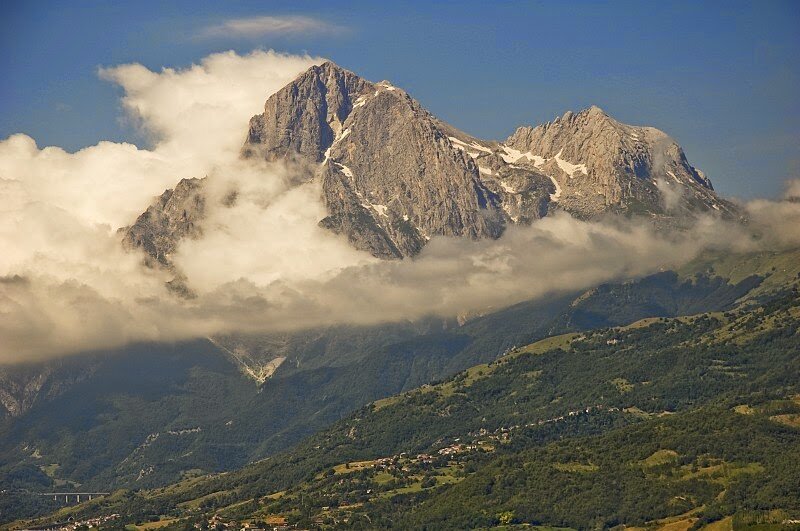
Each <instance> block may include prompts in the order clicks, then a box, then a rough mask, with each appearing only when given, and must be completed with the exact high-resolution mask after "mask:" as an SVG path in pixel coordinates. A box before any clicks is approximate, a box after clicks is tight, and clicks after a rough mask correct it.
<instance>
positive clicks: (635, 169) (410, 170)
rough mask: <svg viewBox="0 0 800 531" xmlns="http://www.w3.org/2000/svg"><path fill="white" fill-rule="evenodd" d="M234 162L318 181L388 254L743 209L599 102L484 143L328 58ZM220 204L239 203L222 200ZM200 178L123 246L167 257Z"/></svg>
mask: <svg viewBox="0 0 800 531" xmlns="http://www.w3.org/2000/svg"><path fill="white" fill-rule="evenodd" d="M242 157H244V158H263V159H266V160H269V161H275V160H279V161H284V162H286V163H287V164H290V165H291V166H292V167H293V168H294V171H296V172H297V173H298V174H299V175H300V176H301V177H300V178H299V179H297V182H298V183H302V182H306V181H312V180H316V181H318V182H319V183H320V185H321V195H322V197H321V199H322V202H323V204H324V205H325V208H326V210H327V216H325V217H324V218H323V219H321V220H320V221H319V223H320V225H321V226H323V227H325V228H327V229H330V230H331V231H333V232H335V233H337V234H344V235H346V236H347V239H348V240H349V241H350V243H351V244H352V245H353V246H354V247H355V248H357V249H359V250H363V251H367V252H369V253H371V254H372V255H374V256H376V257H379V258H384V259H398V258H404V257H410V256H414V255H416V254H418V253H419V252H420V251H421V250H422V248H423V247H424V246H425V244H426V242H427V241H428V240H430V238H432V237H434V236H460V237H468V238H473V239H476V238H498V237H500V236H501V235H502V234H503V232H504V230H505V228H506V227H507V226H509V225H512V224H529V223H531V222H532V221H533V220H536V219H540V218H542V217H544V216H547V215H550V214H552V213H554V212H557V211H565V212H568V213H570V214H571V215H573V216H575V217H577V218H579V219H596V218H598V217H601V216H603V215H605V214H607V213H618V214H625V215H642V216H646V217H648V218H651V219H654V220H656V221H662V222H663V221H665V220H671V221H674V222H678V223H680V222H683V221H685V218H686V216H687V215H690V214H696V213H700V212H711V213H714V214H719V215H723V216H726V217H732V218H733V217H737V216H738V215H739V214H738V211H737V208H736V207H735V206H734V205H733V204H731V203H730V202H728V201H726V200H724V199H721V198H719V197H718V196H717V195H716V194H715V193H714V189H713V187H712V185H711V181H710V180H709V179H708V178H707V177H706V176H705V175H704V174H703V173H702V172H701V171H700V170H698V169H696V168H695V167H693V166H692V165H691V164H689V162H688V161H687V159H686V156H685V154H684V152H683V150H682V149H681V147H680V146H679V145H678V144H677V143H676V142H675V141H674V140H672V139H671V138H670V137H669V136H668V135H667V134H666V133H664V132H662V131H659V130H658V129H655V128H653V127H639V126H631V125H626V124H622V123H620V122H618V121H616V120H614V119H613V118H611V117H610V116H608V115H607V114H606V113H605V112H603V111H602V110H601V109H600V108H599V107H595V106H593V107H590V108H588V109H585V110H583V111H581V112H578V113H573V112H571V111H568V112H566V113H565V114H564V115H563V116H561V117H559V118H556V119H555V120H553V121H552V122H548V123H546V124H543V125H539V126H537V127H528V126H525V127H520V128H518V129H517V130H516V131H515V132H514V133H513V134H512V135H511V136H509V137H508V138H507V139H506V140H504V141H483V140H479V139H477V138H475V137H473V136H470V135H468V134H466V133H464V132H462V131H459V130H458V129H456V128H455V127H453V126H451V125H449V124H447V123H444V122H442V121H441V120H439V119H437V118H436V117H434V116H433V115H432V114H431V113H429V112H428V111H427V110H425V108H423V107H422V106H421V105H420V103H419V102H417V101H416V100H415V99H413V98H412V97H411V96H410V95H409V94H408V93H407V92H405V91H404V90H402V89H400V88H398V87H395V86H393V85H392V84H391V83H389V82H388V81H382V82H380V83H372V82H369V81H367V80H365V79H363V78H361V77H359V76H358V75H356V74H354V73H352V72H350V71H348V70H345V69H343V68H341V67H339V66H337V65H335V64H334V63H331V62H326V63H324V64H322V65H319V66H313V67H311V68H310V69H308V70H307V71H306V72H304V73H303V74H301V75H300V76H299V77H297V78H296V79H295V80H294V81H292V82H291V83H289V84H288V85H287V86H285V87H284V88H282V89H281V90H279V91H278V92H277V93H275V94H273V95H272V96H270V97H269V98H268V99H267V101H266V103H265V105H264V112H263V113H262V114H259V115H256V116H254V117H253V118H252V119H251V120H250V125H249V129H248V131H247V134H246V140H245V142H244V145H243V147H242ZM224 201H225V206H232V205H233V204H235V201H236V198H235V195H231V196H227V197H226V198H225V199H224ZM205 202H206V199H205V195H204V193H203V180H201V179H196V178H191V179H183V180H181V181H180V182H178V183H177V184H176V186H175V188H174V189H172V190H167V191H166V192H164V193H163V194H162V195H161V196H160V197H159V198H157V199H156V201H155V202H154V203H153V204H152V205H151V206H150V207H149V208H148V209H147V211H146V212H144V213H143V214H142V215H141V216H139V218H138V219H137V220H136V221H135V222H134V223H133V224H132V225H131V226H130V227H127V228H124V229H122V232H123V239H124V242H125V244H126V246H127V247H129V248H138V249H142V250H143V251H144V252H145V253H146V255H147V257H148V260H149V261H150V262H152V263H160V264H167V263H168V261H169V255H170V253H171V252H173V251H174V249H175V247H176V245H177V243H178V242H179V241H180V240H181V239H182V238H194V237H198V236H199V235H200V234H202V224H203V219H204V212H205V206H206V205H205Z"/></svg>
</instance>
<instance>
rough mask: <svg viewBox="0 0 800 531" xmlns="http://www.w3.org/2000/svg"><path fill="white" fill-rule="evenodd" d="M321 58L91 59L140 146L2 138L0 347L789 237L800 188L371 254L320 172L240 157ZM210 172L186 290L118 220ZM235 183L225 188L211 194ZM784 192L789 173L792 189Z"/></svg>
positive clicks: (566, 279)
mask: <svg viewBox="0 0 800 531" xmlns="http://www.w3.org/2000/svg"><path fill="white" fill-rule="evenodd" d="M320 61H321V60H320V59H319V58H313V57H307V56H301V57H298V56H291V55H284V54H278V53H274V52H261V51H258V52H253V53H252V54H249V55H244V56H239V55H237V54H235V53H232V52H227V53H221V54H214V55H211V56H209V57H206V58H205V59H203V60H202V61H201V62H200V63H199V64H197V65H193V66H191V67H188V68H185V69H170V68H165V69H163V70H161V71H160V72H153V71H150V70H148V69H147V68H145V67H143V66H141V65H138V64H130V65H122V66H117V67H113V68H106V69H101V70H100V76H101V77H102V78H104V79H107V80H109V81H111V82H113V83H117V84H119V85H120V86H121V87H122V88H123V90H124V97H123V100H122V104H123V108H124V109H125V111H126V113H127V116H128V117H129V118H130V119H131V120H134V121H135V123H137V124H138V126H139V127H141V128H142V130H143V131H144V132H145V134H146V135H148V137H149V139H150V140H151V144H152V146H153V147H152V148H151V149H142V148H138V147H136V146H134V145H131V144H124V143H112V142H100V143H98V144H97V145H95V146H91V147H87V148H85V149H82V150H80V151H78V152H76V153H68V152H66V151H64V150H62V149H60V148H57V147H46V148H39V147H37V145H36V143H35V141H34V140H33V139H32V138H30V137H28V136H25V135H14V136H12V137H10V138H8V139H6V140H3V141H0V249H3V253H2V254H0V362H14V361H21V360H34V359H41V358H44V357H48V356H57V355H63V354H68V353H73V352H79V351H85V350H90V349H103V348H114V347H117V346H121V345H123V344H125V343H128V342H132V341H139V340H157V341H169V340H178V339H185V338H192V337H198V336H207V335H213V334H218V333H229V332H233V331H237V330H242V331H248V332H257V331H277V330H290V329H297V328H302V327H308V326H318V325H326V324H336V323H360V324H368V323H376V322H381V321H389V320H400V319H414V318H419V317H421V316H424V315H430V314H440V315H454V314H456V313H461V312H467V311H472V310H485V309H487V308H491V307H494V308H499V307H503V306H507V305H509V304H513V303H515V302H519V301H522V300H526V299H531V298H535V297H542V296H547V295H548V294H550V293H553V292H557V291H565V290H579V289H582V288H588V287H591V286H594V285H596V284H598V283H600V282H604V281H609V280H616V279H626V278H633V277H637V276H641V275H644V274H648V273H651V272H654V271H657V270H659V269H661V268H669V267H674V266H677V265H680V264H681V263H683V262H685V261H687V260H689V259H691V258H692V257H694V256H696V255H697V254H698V253H699V252H701V251H702V250H704V249H707V248H718V249H729V250H739V251H745V250H754V249H759V248H767V247H769V248H776V247H780V246H796V245H800V203H798V202H796V201H777V202H776V201H754V202H752V203H750V204H749V205H748V206H747V208H748V212H749V214H750V218H751V223H750V225H749V226H748V227H743V226H740V225H732V224H730V225H729V224H724V223H722V222H720V221H718V220H715V219H712V218H701V219H699V220H698V221H697V223H696V225H695V227H694V228H693V230H692V231H690V232H688V233H680V234H672V235H669V234H664V233H658V232H655V231H654V230H653V229H652V228H651V227H650V226H649V225H647V224H641V223H631V222H625V221H622V220H606V221H602V222H599V221H598V222H581V221H577V220H575V219H573V218H571V217H569V216H568V215H565V214H561V215H555V216H552V217H548V218H545V219H543V220H540V221H537V222H536V223H534V224H533V225H531V226H530V227H510V228H509V229H508V230H507V232H506V234H505V235H504V236H503V237H502V238H500V239H499V240H496V241H492V240H483V241H470V240H464V239H449V238H434V239H433V240H432V241H431V242H430V243H429V245H428V246H427V247H426V248H425V249H424V250H423V252H422V253H421V255H420V256H419V257H417V258H416V259H414V260H404V261H397V262H383V261H378V260H376V259H374V258H372V257H371V256H369V255H368V254H365V253H361V252H357V251H355V250H354V249H353V248H352V247H350V246H349V245H348V243H347V242H346V241H345V239H344V238H343V237H339V236H336V235H333V234H331V233H330V232H327V231H325V230H323V229H321V228H320V227H319V226H318V224H317V223H318V221H319V220H320V219H321V218H322V217H324V215H325V212H324V207H323V205H322V204H321V201H320V190H319V183H317V182H316V181H314V180H311V179H310V176H309V175H305V174H302V171H303V170H300V169H297V168H292V167H286V166H284V165H281V164H276V163H266V162H263V161H242V160H241V159H240V158H239V149H240V147H241V145H242V143H243V141H244V137H245V135H246V129H247V123H248V120H249V118H250V117H251V116H252V115H254V114H257V113H259V112H261V110H262V108H263V104H264V101H265V100H266V99H267V97H268V96H269V95H270V94H272V93H274V92H275V91H277V90H278V89H279V88H280V87H282V86H284V85H285V84H286V83H288V82H289V81H290V80H291V79H293V78H294V77H295V76H296V75H298V74H299V73H300V72H302V71H303V70H305V69H306V68H308V67H309V66H310V65H311V64H314V63H319V62H320ZM205 176H208V179H207V180H206V186H207V191H208V208H207V217H206V219H205V220H204V221H203V227H202V228H203V236H202V237H201V238H200V239H197V240H187V241H184V242H182V244H181V245H180V246H179V248H178V250H177V252H176V253H175V254H174V255H173V257H172V259H173V262H174V263H175V265H176V266H177V267H178V268H179V269H181V271H183V272H184V273H185V275H186V277H187V282H188V284H189V286H190V287H191V288H192V290H193V291H194V292H195V293H196V294H197V297H196V298H194V299H191V300H185V299H180V298H177V297H175V296H174V295H172V294H170V293H169V292H168V291H167V290H166V288H165V282H167V281H168V280H169V279H170V277H171V275H170V274H168V273H167V272H164V271H160V270H153V269H148V268H145V267H143V265H142V255H140V254H138V253H135V252H125V251H124V250H123V249H122V247H121V245H120V239H121V238H120V235H119V234H118V233H117V230H118V229H119V228H120V227H123V226H126V225H128V224H130V223H132V222H133V221H134V220H135V219H136V217H137V216H138V214H140V213H141V212H142V211H144V210H145V208H146V207H147V205H148V204H150V203H151V202H152V200H153V197H154V196H157V195H159V194H160V193H161V192H163V191H164V190H165V189H167V188H171V187H173V186H174V185H175V184H176V183H177V182H178V180H180V179H182V178H190V177H205ZM298 183H302V184H298ZM234 190H235V191H236V192H237V194H238V198H237V201H236V203H235V205H234V206H233V207H229V206H223V198H224V197H226V196H227V195H228V194H229V193H230V192H231V191H234ZM796 195H798V187H797V182H793V183H791V184H790V185H789V188H788V192H787V197H789V196H796Z"/></svg>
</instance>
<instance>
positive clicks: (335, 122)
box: [242, 63, 372, 162]
mask: <svg viewBox="0 0 800 531" xmlns="http://www.w3.org/2000/svg"><path fill="white" fill-rule="evenodd" d="M370 90H372V83H370V82H369V81H366V80H365V79H362V78H360V77H358V76H357V75H355V74H353V73H352V72H349V71H347V70H344V69H342V68H339V67H337V66H336V65H334V64H333V63H325V64H323V65H321V66H312V67H311V68H310V69H308V70H307V71H306V72H305V73H304V74H302V75H301V76H300V77H298V78H297V79H295V80H294V81H293V82H292V83H290V84H289V85H287V86H286V87H285V88H283V89H281V90H280V91H278V92H277V93H276V94H274V95H273V96H271V97H270V98H269V99H268V100H267V102H266V104H265V105H264V112H263V113H262V114H259V115H257V116H254V117H253V118H252V119H251V120H250V129H249V132H248V134H247V140H246V141H245V144H244V147H243V149H242V152H243V154H244V155H245V156H246V157H251V156H262V157H264V158H266V159H267V160H275V159H282V158H286V157H296V156H298V157H300V158H301V159H306V160H308V161H312V162H321V161H322V154H323V153H324V152H325V150H326V149H328V147H330V145H331V144H332V143H333V139H334V137H335V136H336V135H337V134H338V133H339V132H340V131H341V129H342V123H343V122H344V121H345V119H346V118H347V116H348V115H349V114H350V112H351V111H352V110H353V103H354V101H353V100H354V99H355V98H356V97H358V96H359V95H360V94H365V93H367V92H369V91H370Z"/></svg>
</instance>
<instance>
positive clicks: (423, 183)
mask: <svg viewBox="0 0 800 531" xmlns="http://www.w3.org/2000/svg"><path fill="white" fill-rule="evenodd" d="M243 153H244V154H245V156H263V157H265V158H266V159H268V160H272V159H274V158H276V157H282V158H287V159H293V160H298V159H299V160H301V161H304V162H307V163H319V162H321V164H322V165H321V167H320V168H319V171H318V174H319V176H320V178H321V179H322V190H323V201H324V203H325V206H326V207H327V209H328V212H329V213H330V215H329V216H327V217H326V218H325V219H323V220H322V221H321V224H322V226H324V227H326V228H329V229H331V230H332V231H334V232H337V233H343V234H346V235H347V237H348V239H349V240H350V242H351V243H352V244H353V245H354V246H355V247H356V248H358V249H362V250H365V251H368V252H370V253H372V254H373V255H375V256H378V257H381V258H402V257H404V256H411V255H414V254H417V253H418V252H419V251H420V250H421V249H422V247H423V245H424V244H425V242H426V241H427V240H428V239H430V237H431V236H433V235H446V236H469V237H472V238H482V237H497V236H499V235H500V234H501V233H502V232H503V228H504V224H505V217H504V216H503V214H502V211H501V209H500V208H499V203H498V198H497V196H496V195H495V194H493V193H492V192H491V191H490V190H489V189H488V188H487V187H485V186H484V185H483V183H482V182H481V180H480V177H479V175H478V170H477V166H476V165H475V163H474V161H473V160H472V159H471V158H470V157H468V156H465V155H464V154H463V153H462V152H461V151H460V150H458V149H456V148H454V146H453V145H452V143H451V142H450V140H449V139H448V138H447V135H445V134H444V132H443V131H442V130H441V129H440V128H439V122H438V121H436V120H435V119H434V118H433V117H432V116H431V115H430V114H429V113H428V112H427V111H425V110H424V109H423V108H422V107H421V106H420V105H419V103H417V102H416V101H414V100H413V99H412V98H411V97H409V96H408V94H406V93H405V92H404V91H402V90H400V89H398V88H396V87H393V86H391V85H390V84H389V83H386V82H382V83H378V84H373V83H370V82H368V81H365V80H363V79H361V78H359V77H358V76H356V75H355V74H353V73H352V72H348V71H346V70H343V69H341V68H339V67H337V66H336V65H334V64H332V63H325V64H323V65H322V66H319V67H316V66H315V67H312V68H311V69H310V70H308V71H307V72H306V73H305V74H303V75H301V76H300V77H299V78H297V79H296V80H295V81H294V82H293V83H291V84H290V85H288V86H286V87H285V88H283V89H282V90H280V91H278V92H277V93H276V94H275V95H273V96H272V97H270V98H269V99H268V100H267V103H266V105H265V110H264V113H263V114H261V115H258V116H256V117H254V118H253V119H252V120H251V121H250V133H249V135H248V138H247V141H246V142H245V146H244V149H243Z"/></svg>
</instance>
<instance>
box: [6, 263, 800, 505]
mask: <svg viewBox="0 0 800 531" xmlns="http://www.w3.org/2000/svg"><path fill="white" fill-rule="evenodd" d="M796 257H797V253H796V252H788V253H779V254H775V253H762V254H759V255H750V256H747V257H739V258H738V261H737V260H733V261H732V262H730V263H739V264H746V267H738V268H732V267H731V266H730V263H729V262H726V261H725V260H723V259H721V258H719V257H712V258H710V259H704V260H699V261H697V262H696V263H694V264H692V265H691V266H688V267H687V268H686V269H685V270H684V271H682V272H681V275H680V276H678V275H676V274H674V273H670V272H665V273H661V274H657V275H653V276H651V277H647V278H645V279H642V280H640V281H635V282H629V283H625V284H610V285H604V286H600V287H599V288H597V289H595V290H591V291H590V292H587V293H585V294H583V295H582V296H581V297H578V298H577V299H576V298H575V297H574V296H569V297H563V298H557V299H554V300H552V301H550V302H549V303H548V304H542V303H524V304H520V305H517V306H515V307H512V308H509V309H506V310H503V311H500V312H495V313H493V314H490V315H487V316H484V317H480V318H475V319H474V320H472V321H470V322H468V323H466V324H465V325H464V326H462V327H455V328H453V327H446V326H445V325H446V322H444V321H442V320H429V321H427V322H425V323H415V324H405V325H403V324H398V325H386V326H382V327H377V328H376V327H373V328H367V327H365V328H354V327H339V328H335V329H327V330H319V331H311V332H307V333H304V334H296V335H294V336H292V337H290V338H288V339H287V338H281V341H283V347H282V348H283V350H281V351H280V352H278V354H280V355H281V356H287V360H286V361H285V362H284V363H283V364H282V365H281V366H280V367H279V368H278V370H277V371H276V373H275V374H274V375H273V377H272V378H271V379H270V380H267V381H266V383H265V385H263V386H262V387H261V388H260V389H259V388H258V387H257V386H256V385H255V384H254V383H253V382H252V381H250V380H248V379H246V378H245V377H244V376H243V375H242V374H241V373H240V372H239V371H238V370H237V368H236V367H235V366H234V365H232V364H231V363H230V357H228V356H227V355H225V354H223V353H221V352H220V351H219V350H217V349H215V348H214V347H213V346H212V345H210V344H209V343H207V342H195V343H184V344H179V345H174V346H165V345H143V346H139V347H132V348H130V349H127V350H126V352H124V353H121V354H120V355H117V356H112V357H108V356H105V355H98V356H94V357H91V358H89V359H85V360H81V359H76V360H72V361H71V362H64V365H65V366H67V367H69V370H68V371H66V372H65V374H75V373H78V372H79V370H80V368H81V367H91V371H90V372H91V374H89V375H88V376H86V377H85V378H84V380H83V381H81V382H79V383H78V384H75V383H74V382H73V383H72V384H71V385H72V386H71V387H70V386H65V387H66V390H64V389H60V390H59V391H58V393H53V394H51V393H47V394H45V395H43V396H42V397H41V399H40V400H39V402H38V403H37V404H35V406H34V408H33V409H32V410H31V411H30V412H28V413H27V414H26V415H23V416H22V417H21V418H19V419H10V420H7V421H6V428H5V429H4V430H3V432H2V433H3V435H2V439H0V440H2V443H3V453H2V462H3V463H5V465H3V466H2V469H0V470H2V478H3V479H2V486H3V488H4V489H24V491H26V492H42V491H51V490H54V489H57V490H63V488H64V487H66V486H75V485H77V484H81V485H82V489H87V488H89V489H94V490H101V491H105V490H112V489H114V488H117V487H119V486H131V487H135V488H143V487H152V486H158V485H162V484H165V483H168V482H171V481H176V480H178V479H180V478H182V477H188V476H194V475H202V474H204V473H207V472H213V471H220V470H225V469H230V468H235V467H237V466H242V465H244V464H245V463H247V462H248V461H251V460H253V459H257V458H259V457H263V456H266V455H270V454H272V453H275V452H276V451H280V450H282V449H284V448H287V447H289V446H291V445H292V444H294V443H295V442H296V441H298V440H300V439H301V438H302V437H304V436H306V435H308V434H310V433H313V432H314V431H316V430H318V429H321V428H323V427H325V426H327V425H329V424H330V423H332V422H334V421H336V420H337V419H339V418H341V417H343V416H344V415H346V414H348V412H350V411H352V410H353V409H355V408H357V407H360V406H361V405H363V404H366V403H368V402H370V401H372V400H376V399H378V398H382V397H384V396H387V395H390V394H393V393H397V392H401V391H404V390H408V389H411V388H414V387H417V386H419V385H422V384H424V383H426V382H429V381H431V380H433V379H436V378H440V377H443V376H446V375H448V374H453V373H455V372H456V371H458V370H461V369H463V368H464V367H468V366H470V365H473V364H475V363H480V362H488V361H491V360H494V359H495V358H496V357H497V356H499V355H500V354H502V353H503V352H504V351H506V350H508V349H509V348H510V347H512V346H514V345H519V344H525V343H528V342H530V341H533V340H536V339H538V338H541V337H544V336H546V335H549V334H551V333H556V332H560V331H568V330H584V329H587V328H592V327H597V326H609V325H618V324H623V323H628V322H631V321H634V320H636V319H639V318H641V317H646V316H659V315H666V316H670V315H679V314H684V313H693V312H699V311H703V310H717V309H724V308H727V307H729V306H730V305H731V304H733V303H734V301H736V300H737V299H740V298H742V297H750V296H754V297H760V296H766V295H767V294H769V293H771V292H772V291H774V290H775V289H776V288H779V287H781V286H785V285H787V284H788V283H791V282H793V281H796V277H797V274H798V273H797V268H798V267H800V266H799V265H798V264H800V260H796V259H795V258H796ZM734 269H735V270H734ZM749 272H753V273H758V275H757V276H752V275H751V276H747V273H749ZM717 274H723V275H726V276H727V275H730V276H731V278H733V279H734V280H735V281H736V282H737V283H736V284H729V283H728V282H726V281H724V280H723V279H721V278H717V277H715V276H708V275H717ZM687 278H688V279H690V280H684V279H687ZM244 339H247V338H244ZM259 342H260V343H259ZM246 343H247V344H249V345H257V344H270V340H269V338H264V339H262V340H259V338H257V337H253V338H250V339H249V340H247V341H246ZM272 344H274V341H273V343H272ZM259 354H261V355H262V356H266V357H264V358H261V359H262V360H263V361H264V362H268V361H269V360H270V359H271V358H269V351H262V352H260V353H259ZM254 357H256V358H258V356H255V354H254ZM251 361H252V360H251ZM62 370H64V369H62ZM54 381H55V382H58V380H57V379H56V380H54ZM197 404H201V405H202V407H197ZM19 494H20V496H21V497H17V498H9V497H8V496H7V495H6V496H3V498H0V500H2V505H3V509H2V511H3V512H2V513H0V514H3V516H4V518H5V519H10V518H15V517H21V516H24V515H26V514H28V515H34V514H37V513H39V512H41V510H46V509H48V508H51V507H52V506H51V505H50V502H49V501H48V500H46V499H41V498H35V497H31V496H30V495H29V494H25V493H24V492H19ZM37 504H38V505H39V506H40V507H39V508H37Z"/></svg>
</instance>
